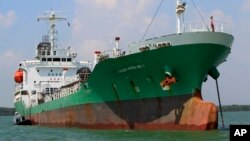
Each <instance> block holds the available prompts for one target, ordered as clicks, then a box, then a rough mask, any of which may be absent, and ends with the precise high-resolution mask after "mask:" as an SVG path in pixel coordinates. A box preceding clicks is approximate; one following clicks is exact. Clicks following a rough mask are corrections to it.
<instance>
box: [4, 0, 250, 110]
mask: <svg viewBox="0 0 250 141" xmlns="http://www.w3.org/2000/svg"><path fill="white" fill-rule="evenodd" d="M192 1H194V2H195V5H194V4H193V3H192ZM160 2H161V0H36V1H34V0H0V68H1V69H0V80H1V81H0V91H1V92H0V106H1V107H14V105H13V96H14V88H15V87H14V85H15V83H14V79H13V77H14V73H15V71H16V70H17V69H18V64H19V62H20V61H22V60H32V59H34V56H35V49H36V46H37V44H38V43H39V42H40V41H41V37H42V35H45V34H47V33H48V24H47V23H46V22H37V17H38V16H39V15H42V14H43V13H44V11H49V10H51V9H52V10H56V11H59V12H58V15H60V16H63V17H66V18H67V21H64V22H61V23H58V24H57V26H56V28H57V30H58V36H57V37H58V40H57V45H58V47H60V48H66V47H68V46H71V48H73V49H74V50H75V51H76V52H77V53H78V57H77V60H88V61H93V57H94V55H93V52H94V51H95V50H109V49H111V48H113V47H114V46H115V44H114V37H115V36H120V37H121V42H120V47H121V48H122V49H124V50H126V48H127V46H128V44H129V43H132V42H136V41H139V40H141V39H142V36H143V34H144V33H145V31H146V29H147V27H148V25H149V23H150V21H151V19H152V17H153V15H154V14H155V12H156V10H157V8H158V6H159V4H160ZM186 2H187V9H186V13H185V22H186V21H188V22H192V21H196V22H198V21H199V22H201V21H202V18H203V19H204V20H205V22H207V23H209V17H210V16H214V20H215V22H216V21H220V22H225V23H228V24H229V25H230V29H231V34H233V36H234V37H235V40H234V43H233V47H232V50H231V54H230V55H229V57H228V58H227V61H226V62H224V63H223V64H221V65H220V66H219V67H218V70H219V71H220V74H221V75H220V77H219V79H218V82H219V88H220V95H221V102H222V104H223V105H229V104H230V105H231V104H250V95H249V91H250V90H249V88H250V76H249V75H248V74H249V72H250V55H249V54H250V45H249V44H250V37H249V35H250V34H249V32H250V0H230V1H229V0H209V1H204V0H186ZM175 3H176V1H175V0H164V2H163V4H162V6H161V7H160V9H159V11H158V13H157V15H156V17H155V19H154V22H153V23H152V25H151V27H150V28H149V31H148V32H147V34H146V36H145V38H152V37H156V36H162V35H167V34H173V33H175V32H176V31H175V29H176V28H175V25H176V15H175ZM197 9H198V11H199V12H200V13H201V15H202V18H201V17H200V16H199V14H198V12H197ZM68 22H69V23H70V27H68V26H67V23H68ZM202 93H203V98H204V100H206V101H211V102H214V103H215V104H218V98H217V92H216V84H215V81H214V80H213V79H212V78H211V77H209V78H208V80H207V81H206V83H203V87H202Z"/></svg>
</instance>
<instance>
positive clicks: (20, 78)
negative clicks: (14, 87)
mask: <svg viewBox="0 0 250 141" xmlns="http://www.w3.org/2000/svg"><path fill="white" fill-rule="evenodd" d="M14 79H15V82H16V83H22V82H23V70H21V69H19V70H17V71H16V73H15V76H14Z"/></svg>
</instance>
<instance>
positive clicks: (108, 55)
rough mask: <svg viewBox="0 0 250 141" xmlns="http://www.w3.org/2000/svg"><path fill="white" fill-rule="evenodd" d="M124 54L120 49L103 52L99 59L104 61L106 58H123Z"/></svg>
mask: <svg viewBox="0 0 250 141" xmlns="http://www.w3.org/2000/svg"><path fill="white" fill-rule="evenodd" d="M125 54H126V52H125V51H123V50H121V49H114V50H105V51H103V52H102V53H101V55H100V57H99V59H100V60H104V59H106V58H117V57H121V56H124V55H125Z"/></svg>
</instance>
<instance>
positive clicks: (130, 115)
mask: <svg viewBox="0 0 250 141" xmlns="http://www.w3.org/2000/svg"><path fill="white" fill-rule="evenodd" d="M185 5H186V4H185V3H183V2H182V0H177V7H176V13H177V33H176V34H171V35H165V36H160V37H154V38H151V39H146V40H144V41H139V42H135V43H131V44H129V45H128V52H127V53H125V52H123V51H121V49H120V48H119V41H120V38H119V37H116V38H115V45H114V48H113V49H112V51H111V52H109V53H108V52H106V51H95V52H94V57H95V61H94V62H93V63H91V62H89V61H76V60H75V58H76V56H77V53H74V52H73V51H72V50H71V49H70V47H69V48H67V49H62V48H58V47H57V45H56V41H55V39H56V34H55V33H56V32H55V25H56V22H57V21H62V20H65V19H66V18H63V17H58V16H57V15H56V14H55V12H53V11H51V12H50V13H47V14H45V15H43V16H41V17H39V18H38V20H46V21H48V22H49V24H50V37H49V36H43V39H42V42H40V43H39V44H38V45H37V47H36V48H37V50H36V56H35V59H34V60H26V61H21V62H20V63H19V67H18V70H17V71H16V73H15V77H14V79H15V82H16V85H15V94H14V104H15V109H16V112H17V115H20V116H21V117H24V119H26V120H29V121H30V122H31V123H32V124H34V125H44V126H52V127H79V128H90V129H153V130H160V129H163V130H212V129H217V126H218V110H217V108H216V105H215V104H214V103H212V102H206V101H204V100H203V99H202V94H201V88H202V83H203V82H205V81H206V79H207V77H208V76H211V77H212V78H214V79H217V78H218V77H219V72H218V70H217V69H216V68H217V67H218V66H219V65H220V64H221V63H223V62H224V61H225V59H226V58H227V56H228V55H229V53H230V51H231V47H232V43H233V39H234V37H233V36H232V35H231V34H230V32H229V30H228V28H226V27H227V26H225V25H223V24H221V25H220V28H219V27H218V28H217V27H216V26H215V27H216V28H215V31H214V32H213V31H212V29H211V28H208V27H207V26H202V27H200V28H197V27H193V26H188V28H184V26H185V24H184V23H183V14H184V12H185ZM215 24H216V23H215Z"/></svg>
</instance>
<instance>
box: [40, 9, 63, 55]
mask: <svg viewBox="0 0 250 141" xmlns="http://www.w3.org/2000/svg"><path fill="white" fill-rule="evenodd" d="M55 13H56V11H46V12H45V14H44V15H43V16H39V17H38V18H37V21H40V20H45V21H48V22H49V25H50V43H51V52H50V54H51V55H53V51H54V49H55V48H56V29H55V26H56V22H57V21H63V20H66V18H64V17H56V14H55Z"/></svg>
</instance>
